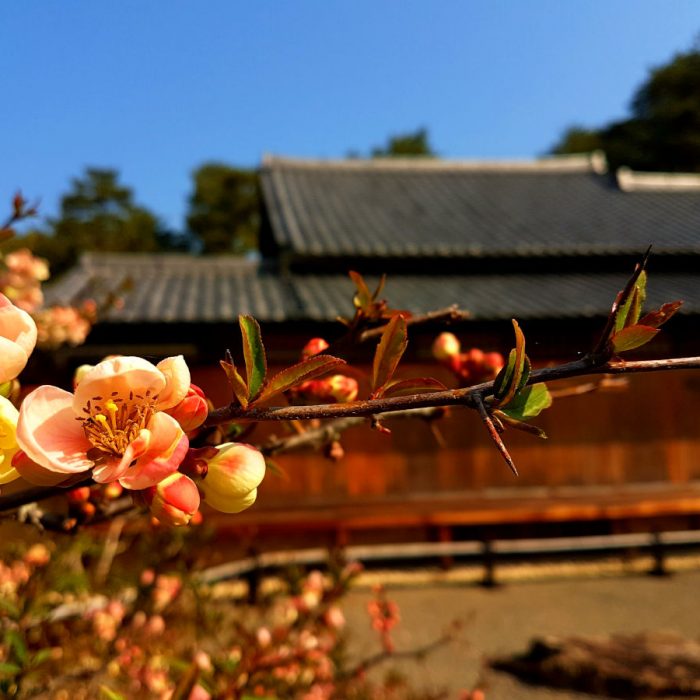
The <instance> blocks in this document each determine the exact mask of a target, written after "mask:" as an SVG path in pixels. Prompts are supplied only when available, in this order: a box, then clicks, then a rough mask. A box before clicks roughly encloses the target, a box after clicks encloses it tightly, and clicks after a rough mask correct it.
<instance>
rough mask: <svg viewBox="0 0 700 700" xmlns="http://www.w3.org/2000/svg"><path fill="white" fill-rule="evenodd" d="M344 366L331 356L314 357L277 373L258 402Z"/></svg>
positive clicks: (343, 361)
mask: <svg viewBox="0 0 700 700" xmlns="http://www.w3.org/2000/svg"><path fill="white" fill-rule="evenodd" d="M344 364H346V362H345V360H341V359H340V358H338V357H333V356H332V355H314V356H313V357H309V358H308V359H306V360H304V361H303V362H299V363H298V364H296V365H292V366H291V367H287V368H286V369H283V370H282V371H281V372H278V373H277V374H276V375H275V376H274V377H272V379H270V381H269V382H268V383H267V384H266V385H265V388H264V389H263V391H262V393H261V394H260V396H259V400H261V401H262V400H264V399H268V398H270V396H273V395H274V394H279V393H281V392H283V391H287V390H288V389H291V388H292V387H293V386H296V385H297V384H301V383H302V382H306V381H308V380H309V379H313V378H314V377H319V376H321V375H322V374H326V372H330V371H331V370H334V369H337V368H338V367H340V366H341V365H344Z"/></svg>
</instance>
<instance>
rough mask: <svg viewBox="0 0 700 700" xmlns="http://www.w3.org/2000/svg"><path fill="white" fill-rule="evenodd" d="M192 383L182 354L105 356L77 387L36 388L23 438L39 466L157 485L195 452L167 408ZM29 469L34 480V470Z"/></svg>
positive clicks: (23, 421) (22, 421)
mask: <svg viewBox="0 0 700 700" xmlns="http://www.w3.org/2000/svg"><path fill="white" fill-rule="evenodd" d="M189 384H190V377H189V370H188V368H187V365H186V364H185V361H184V359H183V358H182V357H181V356H179V357H171V358H167V359H166V360H163V361H162V362H160V363H158V365H157V366H154V365H152V364H151V363H150V362H148V361H146V360H143V359H141V358H139V357H114V358H110V359H108V360H103V361H102V362H100V363H99V364H98V365H96V366H95V367H94V368H93V369H91V370H90V371H88V372H86V373H85V375H84V376H83V377H82V379H81V380H80V382H79V384H78V386H77V387H76V389H75V394H71V393H70V392H68V391H64V390H63V389H59V388H58V387H55V386H46V385H45V386H40V387H39V388H38V389H35V390H34V391H33V392H32V393H31V394H29V395H28V396H27V397H26V398H25V400H24V401H23V403H22V406H21V408H20V412H19V420H18V423H17V442H18V444H19V446H20V447H21V449H22V450H23V452H24V453H25V454H26V456H27V458H28V459H29V460H30V461H31V462H32V463H34V465H35V466H36V467H37V468H38V471H39V472H41V471H44V472H45V471H48V472H53V473H57V474H63V475H66V476H68V475H72V474H78V473H81V472H85V471H89V470H92V477H93V479H94V480H95V481H98V482H101V483H108V482H111V481H115V480H117V479H118V480H119V482H120V483H121V485H122V486H124V487H125V488H128V489H145V488H148V487H149V486H154V485H155V484H157V483H158V482H159V481H161V480H162V479H164V478H165V477H166V476H168V475H169V474H172V473H173V472H175V471H177V468H178V466H179V464H180V462H181V461H182V459H183V458H184V456H185V454H186V453H187V448H188V441H187V437H186V436H185V434H184V432H183V431H182V428H181V427H180V425H179V424H178V423H177V421H176V420H175V419H174V418H172V417H171V416H169V415H167V414H166V413H164V411H165V410H166V409H169V408H172V407H173V406H175V405H176V404H178V403H179V402H180V401H181V400H182V399H183V398H184V396H185V394H186V393H187V388H188V387H189ZM22 475H23V476H25V478H27V479H28V480H30V481H33V480H34V479H33V475H32V473H30V470H27V472H26V473H23V474H22ZM40 476H41V475H40V473H39V474H36V477H37V478H39V477H40Z"/></svg>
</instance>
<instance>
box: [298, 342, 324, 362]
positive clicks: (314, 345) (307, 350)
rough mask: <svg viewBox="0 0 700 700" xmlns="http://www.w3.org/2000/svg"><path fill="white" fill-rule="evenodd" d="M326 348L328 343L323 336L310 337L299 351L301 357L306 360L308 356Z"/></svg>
mask: <svg viewBox="0 0 700 700" xmlns="http://www.w3.org/2000/svg"><path fill="white" fill-rule="evenodd" d="M326 349H328V343H327V342H326V341H325V340H324V339H323V338H311V340H310V341H309V342H308V343H307V344H306V345H304V348H303V350H302V351H301V359H302V360H306V359H308V358H309V357H313V356H314V355H318V354H319V353H322V352H323V351H324V350H326Z"/></svg>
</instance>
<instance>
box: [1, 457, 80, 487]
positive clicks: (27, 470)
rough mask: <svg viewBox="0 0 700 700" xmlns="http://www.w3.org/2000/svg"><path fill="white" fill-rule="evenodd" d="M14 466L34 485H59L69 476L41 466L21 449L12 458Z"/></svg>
mask: <svg viewBox="0 0 700 700" xmlns="http://www.w3.org/2000/svg"><path fill="white" fill-rule="evenodd" d="M12 466H13V467H14V468H15V469H16V470H17V473H18V474H19V475H20V476H21V477H22V478H23V479H24V480H25V481H28V482H29V483H30V484H34V486H57V485H58V484H61V483H63V482H64V481H66V479H67V478H69V477H67V476H66V475H65V474H59V473H58V472H50V471H49V470H48V469H44V467H40V466H39V465H38V464H37V463H36V462H33V461H32V460H31V459H29V457H27V455H26V454H25V453H24V452H22V451H21V450H20V451H19V452H17V453H15V456H14V457H13V458H12ZM73 478H75V477H73Z"/></svg>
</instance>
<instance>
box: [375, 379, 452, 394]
mask: <svg viewBox="0 0 700 700" xmlns="http://www.w3.org/2000/svg"><path fill="white" fill-rule="evenodd" d="M446 389H447V387H446V386H445V385H444V384H443V383H442V382H439V381H438V380H437V379H433V378H432V377H411V378H410V379H396V380H394V381H393V382H389V383H388V384H387V385H386V386H385V387H384V391H382V393H381V395H382V396H390V395H391V396H396V395H398V394H405V393H413V392H414V391H423V390H426V391H433V390H434V391H445V390H446Z"/></svg>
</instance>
